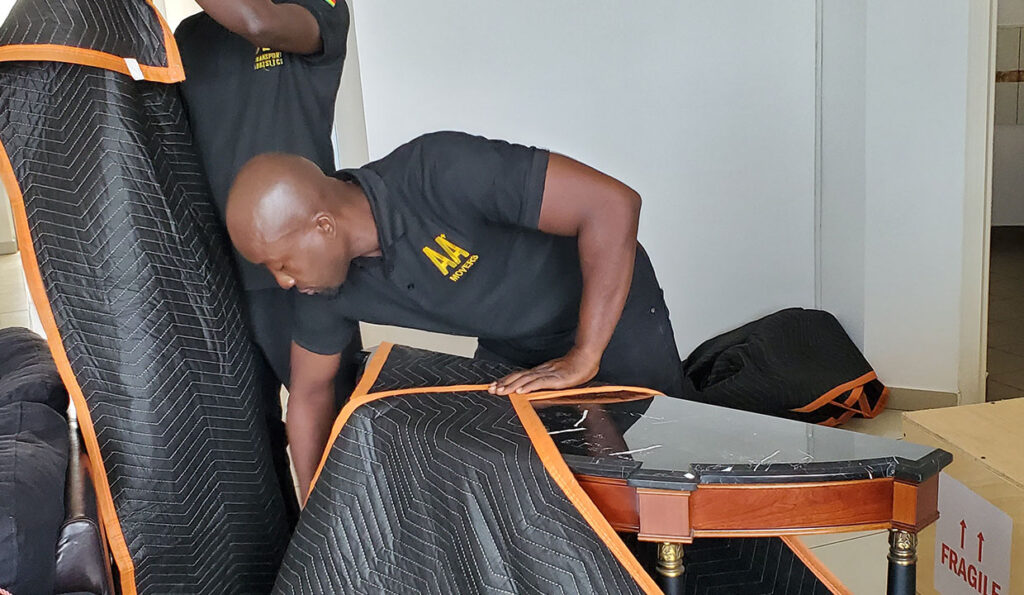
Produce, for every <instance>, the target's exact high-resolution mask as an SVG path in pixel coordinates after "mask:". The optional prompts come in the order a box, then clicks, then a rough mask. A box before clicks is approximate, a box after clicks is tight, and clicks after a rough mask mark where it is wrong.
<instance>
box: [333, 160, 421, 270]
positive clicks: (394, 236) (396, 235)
mask: <svg viewBox="0 0 1024 595" xmlns="http://www.w3.org/2000/svg"><path fill="white" fill-rule="evenodd" d="M335 177H337V178H338V179H339V180H345V181H351V182H355V183H356V184H359V187H360V188H362V190H363V194H365V195H366V199H367V201H369V203H370V212H371V213H373V219H374V222H375V223H376V225H377V241H378V242H379V243H380V252H381V255H382V258H383V264H384V270H385V271H387V272H388V273H390V272H391V271H392V270H393V269H394V268H395V259H394V245H395V242H397V241H398V240H399V239H400V238H401V237H402V236H404V235H405V219H403V217H402V214H401V213H400V212H399V210H398V209H397V208H395V207H396V205H394V204H392V203H391V195H390V194H389V192H388V188H387V186H386V185H385V184H384V180H383V179H381V177H380V176H379V175H377V172H375V171H373V170H372V169H369V168H366V167H361V168H358V169H342V170H339V171H338V172H337V173H336V174H335Z"/></svg>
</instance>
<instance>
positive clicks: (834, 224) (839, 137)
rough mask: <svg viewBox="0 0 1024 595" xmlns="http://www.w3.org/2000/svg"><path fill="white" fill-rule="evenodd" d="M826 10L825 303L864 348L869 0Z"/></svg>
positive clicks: (828, 3) (844, 0)
mask: <svg viewBox="0 0 1024 595" xmlns="http://www.w3.org/2000/svg"><path fill="white" fill-rule="evenodd" d="M821 13H822V14H821V19H820V22H821V82H820V87H821V114H820V120H821V153H820V160H821V165H820V167H821V178H820V179H821V182H820V184H821V187H820V197H821V198H820V201H821V204H820V213H821V220H820V221H821V223H820V224H821V227H820V232H819V233H820V244H819V245H820V268H819V280H818V282H819V284H820V287H821V293H820V296H821V302H820V306H821V308H823V309H825V310H828V311H829V312H832V313H833V314H835V315H836V318H838V319H839V322H841V323H842V325H843V328H845V329H846V332H847V333H848V334H849V335H850V337H851V338H852V339H853V341H854V343H856V344H857V345H858V346H859V347H861V348H863V347H864V297H865V296H864V257H865V246H864V242H865V237H866V236H865V228H864V225H865V216H866V214H865V208H866V205H865V194H864V192H865V171H864V166H865V159H866V153H865V147H864V126H865V122H864V101H865V94H864V88H865V87H864V85H865V76H866V72H865V58H866V55H867V54H866V48H865V47H864V44H865V43H866V41H867V0H825V1H823V2H822V3H821Z"/></svg>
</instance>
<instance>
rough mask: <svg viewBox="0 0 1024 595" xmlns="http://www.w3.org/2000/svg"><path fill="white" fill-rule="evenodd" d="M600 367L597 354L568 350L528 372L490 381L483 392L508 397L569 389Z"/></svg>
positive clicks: (591, 375) (590, 375)
mask: <svg viewBox="0 0 1024 595" xmlns="http://www.w3.org/2000/svg"><path fill="white" fill-rule="evenodd" d="M600 365H601V354H600V353H599V354H597V355H596V357H595V356H594V355H591V354H586V353H583V352H582V351H580V350H577V349H572V350H570V351H569V353H567V354H565V356H563V357H560V358H558V359H553V360H551V361H549V362H546V363H543V364H541V365H539V366H537V367H535V368H531V369H529V370H523V371H521V372H514V373H512V374H509V375H508V376H506V377H504V378H502V379H500V380H496V381H494V382H492V383H491V385H490V386H489V387H488V388H487V392H489V393H491V394H492V395H508V394H512V393H529V392H533V391H538V390H544V389H560V388H572V387H574V386H579V385H581V384H583V383H584V382H586V381H588V380H590V379H591V378H593V377H594V376H596V375H597V370H598V368H599V367H600Z"/></svg>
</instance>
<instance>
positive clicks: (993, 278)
mask: <svg viewBox="0 0 1024 595" xmlns="http://www.w3.org/2000/svg"><path fill="white" fill-rule="evenodd" d="M988 308H989V311H988V374H989V375H988V400H989V401H997V400H1000V399H1012V398H1015V397H1021V396H1024V227H994V228H992V260H991V265H990V273H989V306H988Z"/></svg>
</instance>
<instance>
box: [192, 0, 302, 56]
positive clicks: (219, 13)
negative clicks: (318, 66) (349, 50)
mask: <svg viewBox="0 0 1024 595" xmlns="http://www.w3.org/2000/svg"><path fill="white" fill-rule="evenodd" d="M196 2H197V3H198V4H199V6H201V7H202V8H203V10H204V11H206V13H207V14H208V15H210V17H211V18H213V20H215V21H217V22H218V23H220V24H221V25H222V26H223V27H224V28H225V29H227V30H228V31H231V32H232V33H235V34H237V35H241V36H242V37H244V38H246V39H247V40H248V41H249V42H251V43H252V44H253V45H255V46H259V47H269V48H273V49H275V50H281V51H284V52H291V53H294V54H315V53H316V52H319V51H320V48H321V47H322V42H321V40H320V26H319V25H318V24H317V22H316V19H315V18H314V17H313V15H312V14H310V12H309V11H308V10H306V9H305V8H303V7H301V6H299V5H297V4H290V3H287V2H282V3H274V2H272V1H271V0H196Z"/></svg>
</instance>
